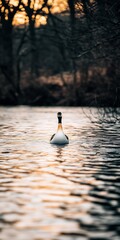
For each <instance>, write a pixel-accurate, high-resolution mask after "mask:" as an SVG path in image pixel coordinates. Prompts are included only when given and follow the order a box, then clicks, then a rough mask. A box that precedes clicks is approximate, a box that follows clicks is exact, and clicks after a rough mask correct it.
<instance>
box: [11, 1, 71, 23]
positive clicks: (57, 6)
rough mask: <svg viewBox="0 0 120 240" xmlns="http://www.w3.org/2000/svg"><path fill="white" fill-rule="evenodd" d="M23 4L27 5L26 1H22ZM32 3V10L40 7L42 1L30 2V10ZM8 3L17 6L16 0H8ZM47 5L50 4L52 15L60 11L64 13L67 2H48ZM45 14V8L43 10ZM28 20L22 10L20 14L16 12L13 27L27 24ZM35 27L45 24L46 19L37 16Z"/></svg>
mask: <svg viewBox="0 0 120 240" xmlns="http://www.w3.org/2000/svg"><path fill="white" fill-rule="evenodd" d="M23 2H24V4H27V0H23ZM33 2H35V4H34V9H37V8H40V7H41V6H42V3H43V0H41V1H40V0H34V1H32V4H31V8H33ZM10 3H11V4H13V5H17V4H18V0H10ZM48 4H50V5H51V4H52V12H53V13H59V12H61V11H64V10H65V9H66V8H67V7H68V4H67V0H49V1H48ZM43 10H44V11H45V12H47V8H44V9H43ZM27 21H28V19H27V16H26V14H25V12H24V10H23V9H21V12H18V13H17V14H16V15H15V17H14V22H13V24H14V25H21V24H22V25H23V24H25V23H27ZM36 22H37V24H36V25H37V26H40V25H41V24H46V17H45V16H37V21H36Z"/></svg>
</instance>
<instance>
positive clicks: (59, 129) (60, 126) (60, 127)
mask: <svg viewBox="0 0 120 240" xmlns="http://www.w3.org/2000/svg"><path fill="white" fill-rule="evenodd" d="M57 131H63V128H62V123H58V129H57Z"/></svg>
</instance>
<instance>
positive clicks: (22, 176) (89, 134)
mask: <svg viewBox="0 0 120 240" xmlns="http://www.w3.org/2000/svg"><path fill="white" fill-rule="evenodd" d="M58 111H62V113H63V126H64V131H65V133H66V134H67V135H68V136H69V139H70V144H69V145H66V146H59V147H58V146H54V145H51V144H50V143H49V139H50V137H51V135H52V134H53V133H54V132H55V131H56V128H57V118H56V113H57V112H58ZM84 111H85V113H86V114H87V115H88V116H90V117H92V118H93V120H95V121H96V122H94V124H93V123H92V122H91V121H90V118H88V117H87V116H86V115H85V114H84V113H83V111H82V109H81V108H39V107H36V108H32V107H13V108H4V107H1V108H0V229H1V234H0V240H27V239H29V240H42V239H43V240H78V239H80V240H93V239H94V240H98V239H101V240H102V239H104V240H108V239H109V240H110V239H113V240H118V239H119V232H120V225H119V222H120V206H119V200H120V194H119V188H120V169H119V163H120V148H119V147H120V146H119V143H120V136H119V130H120V126H119V124H116V125H110V123H106V124H104V125H102V126H101V125H99V121H98V119H97V118H95V116H97V111H96V109H92V112H93V115H91V111H90V110H89V109H87V108H86V109H84Z"/></svg>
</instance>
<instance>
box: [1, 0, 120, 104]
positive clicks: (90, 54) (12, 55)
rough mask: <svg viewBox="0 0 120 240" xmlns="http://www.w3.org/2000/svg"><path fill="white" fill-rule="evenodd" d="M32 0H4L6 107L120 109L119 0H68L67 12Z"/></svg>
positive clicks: (3, 85)
mask: <svg viewBox="0 0 120 240" xmlns="http://www.w3.org/2000/svg"><path fill="white" fill-rule="evenodd" d="M31 2H32V1H28V3H26V5H25V4H24V3H23V1H22V0H19V1H18V5H15V6H14V5H12V4H11V5H9V1H8V3H5V1H0V105H4V106H14V105H21V104H22V105H30V106H89V107H92V106H94V107H114V108H116V107H120V48H119V46H120V15H119V11H120V6H119V4H118V1H117V0H115V1H113V0H111V1H110V2H109V1H98V0H95V1H88V0H85V1H77V4H75V3H74V1H71V0H68V1H67V2H68V8H67V9H66V10H64V11H63V12H61V13H52V11H51V9H52V5H51V6H50V5H49V4H48V1H43V5H42V6H41V8H39V9H34V6H33V5H30V4H31ZM44 7H46V9H47V11H46V10H45V11H44ZM6 9H7V10H6ZM19 11H23V12H25V14H26V17H27V18H28V23H27V24H26V25H24V26H14V25H13V20H14V16H15V14H16V13H17V12H19ZM38 15H39V16H45V17H46V24H45V25H40V26H39V27H36V25H35V24H36V21H37V20H36V19H37V16H38Z"/></svg>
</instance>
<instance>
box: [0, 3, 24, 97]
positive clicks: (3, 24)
mask: <svg viewBox="0 0 120 240" xmlns="http://www.w3.org/2000/svg"><path fill="white" fill-rule="evenodd" d="M20 4H21V0H19V1H18V4H17V6H16V5H14V4H11V3H10V1H5V0H1V1H0V31H1V36H0V38H1V46H0V48H1V56H2V58H1V60H0V67H1V71H2V73H3V74H4V76H5V78H6V80H7V81H9V83H10V84H12V86H13V89H14V91H13V92H14V93H15V94H18V93H19V84H18V83H16V81H15V75H14V64H13V62H14V54H13V38H12V37H13V36H12V34H13V19H14V16H15V14H16V13H17V11H18V10H19V7H20Z"/></svg>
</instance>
